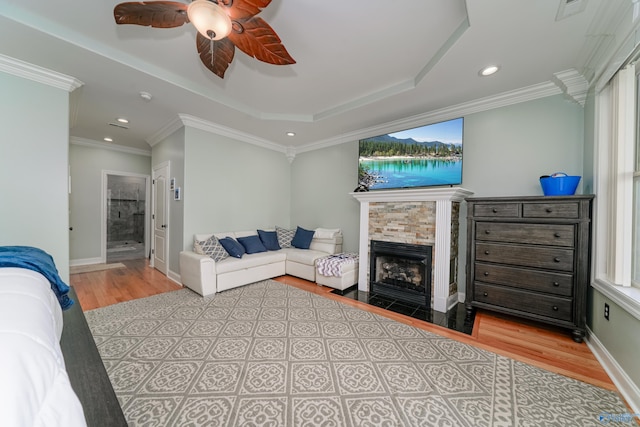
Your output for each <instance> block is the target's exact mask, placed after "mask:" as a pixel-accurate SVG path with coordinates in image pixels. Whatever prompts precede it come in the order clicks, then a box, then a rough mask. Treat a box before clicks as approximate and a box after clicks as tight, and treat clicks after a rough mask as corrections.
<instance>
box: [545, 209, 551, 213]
mask: <svg viewBox="0 0 640 427" xmlns="http://www.w3.org/2000/svg"><path fill="white" fill-rule="evenodd" d="M545 210H546V211H547V213H551V212H553V209H551V208H547V209H545Z"/></svg>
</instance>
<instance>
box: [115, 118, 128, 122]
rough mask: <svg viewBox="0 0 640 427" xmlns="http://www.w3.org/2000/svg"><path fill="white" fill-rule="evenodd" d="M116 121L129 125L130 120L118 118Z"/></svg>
mask: <svg viewBox="0 0 640 427" xmlns="http://www.w3.org/2000/svg"><path fill="white" fill-rule="evenodd" d="M116 120H117V121H119V122H120V123H129V120H127V119H125V118H124V117H118V118H117V119H116Z"/></svg>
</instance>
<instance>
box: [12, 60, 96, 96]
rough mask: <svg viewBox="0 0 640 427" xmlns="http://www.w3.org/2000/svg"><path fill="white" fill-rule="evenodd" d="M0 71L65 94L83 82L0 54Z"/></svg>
mask: <svg viewBox="0 0 640 427" xmlns="http://www.w3.org/2000/svg"><path fill="white" fill-rule="evenodd" d="M0 71H4V72H5V73H7V74H12V75H14V76H17V77H22V78H24V79H27V80H32V81H34V82H38V83H42V84H45V85H47V86H52V87H55V88H57V89H62V90H66V91H67V92H73V91H74V90H75V89H77V88H79V87H80V86H82V85H84V83H83V82H81V81H80V80H78V79H76V78H75V77H70V76H67V75H65V74H61V73H57V72H55V71H51V70H47V69H46V68H42V67H39V66H37V65H33V64H29V63H28V62H24V61H21V60H19V59H15V58H11V57H9V56H6V55H2V54H0Z"/></svg>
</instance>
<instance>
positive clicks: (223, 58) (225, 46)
mask: <svg viewBox="0 0 640 427" xmlns="http://www.w3.org/2000/svg"><path fill="white" fill-rule="evenodd" d="M196 47H197V49H198V53H199V54H200V60H201V61H202V63H203V64H204V66H205V67H207V68H208V69H209V70H210V71H211V72H212V73H213V74H215V75H216V76H218V77H220V78H221V79H224V72H225V71H227V68H228V67H229V64H231V61H233V56H234V55H235V52H236V48H235V46H234V45H233V43H232V42H231V40H229V39H228V38H224V39H222V40H216V41H214V40H210V39H208V38H206V37H204V36H203V35H202V34H200V33H198V35H197V37H196Z"/></svg>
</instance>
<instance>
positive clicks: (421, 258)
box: [369, 240, 432, 309]
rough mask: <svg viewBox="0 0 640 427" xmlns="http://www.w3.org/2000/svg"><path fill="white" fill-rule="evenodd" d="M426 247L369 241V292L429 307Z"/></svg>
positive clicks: (428, 254)
mask: <svg viewBox="0 0 640 427" xmlns="http://www.w3.org/2000/svg"><path fill="white" fill-rule="evenodd" d="M431 252H432V247H431V246H428V245H415V244H408V243H397V242H386V241H381V240H371V250H370V257H371V258H370V262H369V266H370V269H371V270H370V275H369V278H370V283H369V285H370V286H369V288H370V292H371V293H374V294H378V295H384V296H388V297H392V298H395V299H398V300H400V301H405V302H409V303H413V304H418V305H421V306H424V307H426V308H427V309H430V308H431Z"/></svg>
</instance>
